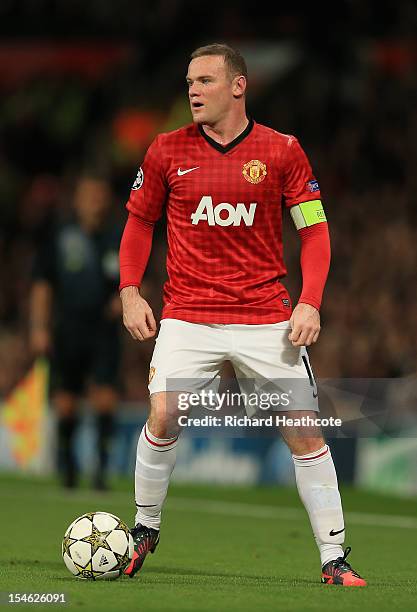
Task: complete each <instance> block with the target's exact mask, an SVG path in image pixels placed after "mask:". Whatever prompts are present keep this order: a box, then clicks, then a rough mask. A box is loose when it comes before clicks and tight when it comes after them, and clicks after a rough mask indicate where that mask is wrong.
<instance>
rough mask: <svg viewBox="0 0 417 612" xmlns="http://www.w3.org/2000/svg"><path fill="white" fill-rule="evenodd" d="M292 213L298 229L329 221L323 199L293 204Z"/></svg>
mask: <svg viewBox="0 0 417 612" xmlns="http://www.w3.org/2000/svg"><path fill="white" fill-rule="evenodd" d="M290 213H291V217H292V220H293V221H294V224H295V227H296V228H297V230H300V229H302V228H303V227H310V225H316V223H325V222H326V221H327V219H326V215H325V212H324V210H323V205H322V203H321V200H310V202H301V203H300V204H297V205H296V206H291V208H290Z"/></svg>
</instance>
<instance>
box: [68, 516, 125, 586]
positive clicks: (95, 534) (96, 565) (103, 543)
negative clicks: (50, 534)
mask: <svg viewBox="0 0 417 612" xmlns="http://www.w3.org/2000/svg"><path fill="white" fill-rule="evenodd" d="M132 554H133V540H132V536H131V535H130V532H129V529H128V527H127V526H126V525H125V523H124V522H123V521H121V520H120V519H119V518H118V517H117V516H114V514H110V513H109V512H88V513H87V514H83V515H82V516H79V517H78V518H76V519H75V521H73V522H72V523H71V525H70V526H69V527H68V529H67V530H66V532H65V536H64V539H63V541H62V557H63V559H64V562H65V565H66V566H67V568H68V569H69V571H70V572H71V573H72V574H74V576H76V578H82V579H84V580H103V579H107V580H114V579H115V578H118V577H119V576H120V575H121V574H122V573H123V570H124V569H125V567H126V566H127V565H128V563H129V562H130V560H131V558H132Z"/></svg>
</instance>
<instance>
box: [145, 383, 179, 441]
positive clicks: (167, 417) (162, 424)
mask: <svg viewBox="0 0 417 612" xmlns="http://www.w3.org/2000/svg"><path fill="white" fill-rule="evenodd" d="M168 395H169V394H167V393H162V392H161V393H154V394H152V395H151V411H150V414H149V418H148V429H149V431H150V432H151V434H152V435H153V436H155V437H156V438H171V437H174V436H176V435H178V416H177V410H173V409H172V406H170V404H169V402H170V400H171V399H172V398H169V397H168Z"/></svg>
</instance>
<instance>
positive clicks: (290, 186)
mask: <svg viewBox="0 0 417 612" xmlns="http://www.w3.org/2000/svg"><path fill="white" fill-rule="evenodd" d="M282 194H283V197H284V203H285V206H287V207H291V206H295V205H296V204H300V202H308V201H309V200H320V199H321V195H320V187H319V184H318V182H317V180H316V177H315V176H314V175H313V171H312V169H311V166H310V162H309V161H308V159H307V155H306V154H305V152H304V150H303V149H302V147H301V145H300V143H299V142H298V140H297V138H295V136H290V137H289V139H288V143H287V147H286V152H285V154H284V169H283V188H282Z"/></svg>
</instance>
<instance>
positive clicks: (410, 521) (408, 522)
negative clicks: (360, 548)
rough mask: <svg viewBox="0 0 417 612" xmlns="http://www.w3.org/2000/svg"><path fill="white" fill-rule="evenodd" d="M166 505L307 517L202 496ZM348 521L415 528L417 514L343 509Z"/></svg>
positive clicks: (302, 513)
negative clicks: (371, 512)
mask: <svg viewBox="0 0 417 612" xmlns="http://www.w3.org/2000/svg"><path fill="white" fill-rule="evenodd" d="M167 507H168V509H169V510H174V511H180V512H184V511H189V510H191V511H193V512H202V513H207V514H223V515H225V516H241V517H247V518H256V519H275V520H277V519H282V520H289V521H291V520H293V521H299V520H302V519H304V518H305V519H306V518H307V514H306V512H305V510H304V509H303V508H288V507H286V508H285V507H284V508H283V507H280V506H267V505H255V504H244V503H238V502H224V501H215V500H204V499H192V498H191V499H188V498H183V497H168V500H167ZM345 519H346V523H347V524H351V525H367V526H369V527H399V528H401V529H417V518H414V517H412V516H399V515H395V514H370V513H368V512H346V513H345Z"/></svg>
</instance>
